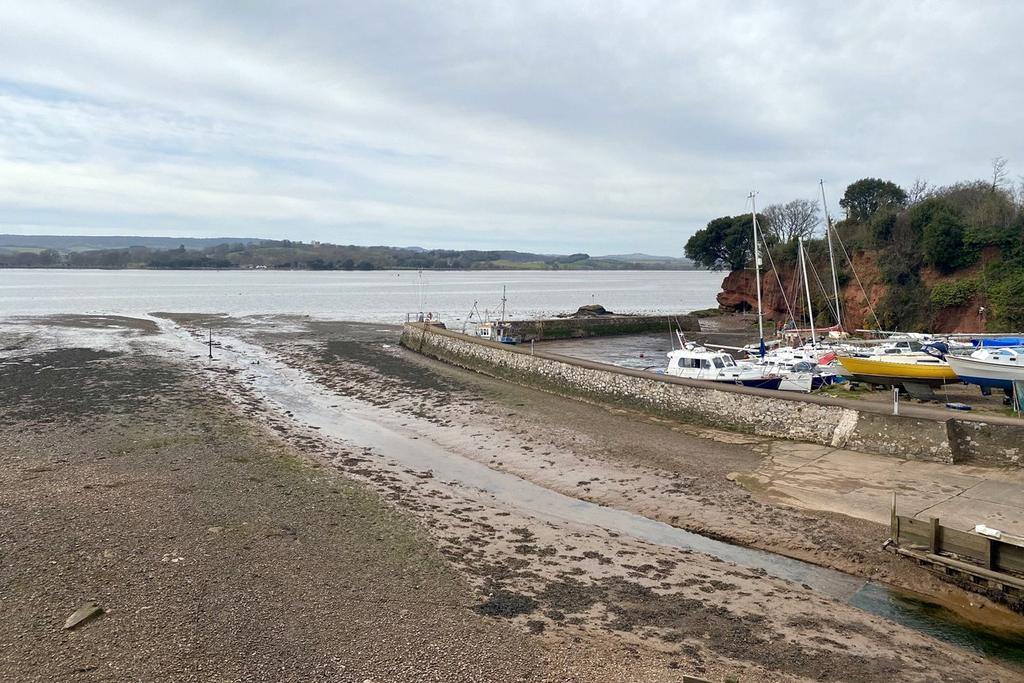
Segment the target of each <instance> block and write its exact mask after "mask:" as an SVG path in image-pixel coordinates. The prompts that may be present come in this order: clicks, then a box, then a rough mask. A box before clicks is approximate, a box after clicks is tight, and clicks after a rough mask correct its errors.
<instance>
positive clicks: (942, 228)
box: [921, 213, 973, 273]
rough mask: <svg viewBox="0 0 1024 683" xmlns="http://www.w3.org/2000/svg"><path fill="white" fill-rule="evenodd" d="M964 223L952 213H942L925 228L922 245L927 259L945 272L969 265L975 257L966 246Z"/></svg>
mask: <svg viewBox="0 0 1024 683" xmlns="http://www.w3.org/2000/svg"><path fill="white" fill-rule="evenodd" d="M964 232H965V230H964V224H963V221H961V220H960V219H959V218H958V217H957V216H955V215H954V214H952V213H940V214H938V215H936V216H935V218H933V219H932V220H931V222H929V223H928V225H926V226H925V228H924V234H923V235H922V237H921V246H922V247H923V249H924V257H925V260H926V261H927V262H928V263H930V264H931V265H933V266H935V267H936V268H938V269H939V270H940V271H941V272H943V273H952V272H953V271H954V270H956V269H957V268H961V267H962V266H965V265H968V264H969V263H970V262H971V261H973V258H972V257H971V254H969V253H968V250H967V249H966V248H965V247H964Z"/></svg>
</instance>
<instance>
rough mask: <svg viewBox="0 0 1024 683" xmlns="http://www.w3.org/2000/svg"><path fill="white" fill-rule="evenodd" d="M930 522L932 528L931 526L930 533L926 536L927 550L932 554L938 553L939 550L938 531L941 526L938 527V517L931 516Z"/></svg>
mask: <svg viewBox="0 0 1024 683" xmlns="http://www.w3.org/2000/svg"><path fill="white" fill-rule="evenodd" d="M931 523H932V528H931V533H930V534H929V536H928V550H929V551H930V552H931V553H932V554H933V555H938V554H939V550H940V545H941V544H940V541H939V532H940V528H941V527H939V518H938V517H932V518H931Z"/></svg>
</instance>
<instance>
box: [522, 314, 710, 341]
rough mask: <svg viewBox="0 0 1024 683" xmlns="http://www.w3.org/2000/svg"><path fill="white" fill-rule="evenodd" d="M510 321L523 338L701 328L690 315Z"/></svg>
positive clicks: (694, 329) (694, 330)
mask: <svg viewBox="0 0 1024 683" xmlns="http://www.w3.org/2000/svg"><path fill="white" fill-rule="evenodd" d="M509 325H511V327H512V332H513V334H515V335H518V336H520V337H522V339H523V341H531V340H533V341H544V340H550V339H570V338H573V337H603V336H610V335H616V334H641V333H644V332H667V331H668V330H670V329H673V330H674V329H676V328H679V329H681V330H682V331H683V332H700V321H699V320H698V319H697V318H696V317H694V316H692V315H614V314H612V315H596V316H587V317H576V316H571V317H566V318H549V319H547V320H513V321H510V322H509Z"/></svg>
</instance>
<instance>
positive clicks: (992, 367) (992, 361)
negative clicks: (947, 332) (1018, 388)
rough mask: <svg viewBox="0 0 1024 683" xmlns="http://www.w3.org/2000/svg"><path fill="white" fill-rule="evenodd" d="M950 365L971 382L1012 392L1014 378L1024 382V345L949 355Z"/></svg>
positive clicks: (1008, 392)
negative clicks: (969, 353)
mask: <svg viewBox="0 0 1024 683" xmlns="http://www.w3.org/2000/svg"><path fill="white" fill-rule="evenodd" d="M946 362H948V363H949V367H951V368H952V369H953V371H954V372H956V374H957V375H958V376H959V377H960V379H961V380H963V381H964V382H966V383H968V384H977V385H978V386H980V387H981V388H982V390H985V389H991V388H996V389H1002V390H1003V391H1005V392H1006V393H1007V395H1009V394H1010V393H1012V392H1013V383H1014V382H1024V348H994V349H986V348H981V349H978V350H977V351H975V352H974V353H972V354H971V355H969V356H946Z"/></svg>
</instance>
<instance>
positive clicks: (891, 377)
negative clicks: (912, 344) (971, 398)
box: [838, 353, 960, 386]
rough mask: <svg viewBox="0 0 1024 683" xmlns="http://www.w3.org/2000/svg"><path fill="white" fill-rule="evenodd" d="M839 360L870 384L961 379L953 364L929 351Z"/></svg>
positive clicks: (950, 381) (950, 382)
mask: <svg viewBox="0 0 1024 683" xmlns="http://www.w3.org/2000/svg"><path fill="white" fill-rule="evenodd" d="M838 360H839V362H840V363H842V364H843V367H844V368H846V370H847V372H846V373H844V374H847V375H849V376H851V377H853V379H855V380H858V381H860V382H866V383H869V384H888V385H893V384H902V383H904V382H916V383H919V384H931V385H935V386H938V385H942V384H952V383H955V382H959V381H960V378H959V377H958V376H957V374H956V373H955V372H953V368H951V367H949V363H947V362H946V361H944V360H941V359H939V358H936V357H934V356H929V355H928V354H926V353H921V354H916V353H913V354H911V353H907V354H898V355H892V356H867V357H865V356H839V357H838Z"/></svg>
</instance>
